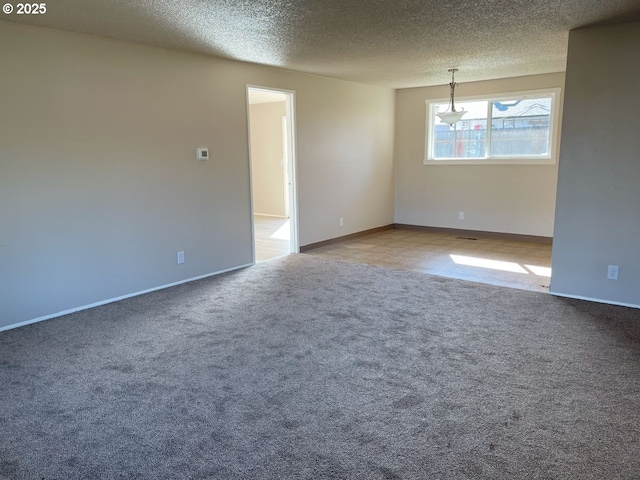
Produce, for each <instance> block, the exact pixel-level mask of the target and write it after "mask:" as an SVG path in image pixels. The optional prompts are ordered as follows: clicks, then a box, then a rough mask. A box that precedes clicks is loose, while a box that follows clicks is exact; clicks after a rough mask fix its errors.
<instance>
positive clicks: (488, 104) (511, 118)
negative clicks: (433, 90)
mask: <svg viewBox="0 0 640 480" xmlns="http://www.w3.org/2000/svg"><path fill="white" fill-rule="evenodd" d="M559 96H560V89H559V88H555V89H550V90H540V91H535V92H515V93H509V94H504V95H493V96H482V97H466V98H461V99H456V110H458V109H459V108H464V110H465V111H466V112H467V113H465V114H464V116H463V117H462V119H461V120H460V121H459V122H458V123H456V124H454V125H453V126H450V125H448V124H446V123H443V122H442V121H441V120H440V118H439V117H438V116H436V113H437V112H443V111H445V110H446V109H447V107H448V101H447V100H437V101H429V100H427V102H426V103H427V135H426V138H427V142H426V155H425V164H431V165H433V164H492V163H493V164H504V163H521V164H522V163H524V164H551V163H555V159H556V156H557V131H558V125H559V124H558V108H559V107H558V104H559Z"/></svg>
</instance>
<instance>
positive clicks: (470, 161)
mask: <svg viewBox="0 0 640 480" xmlns="http://www.w3.org/2000/svg"><path fill="white" fill-rule="evenodd" d="M423 164H424V165H555V164H556V159H555V158H506V157H505V158H452V159H442V160H430V159H425V160H424V162H423Z"/></svg>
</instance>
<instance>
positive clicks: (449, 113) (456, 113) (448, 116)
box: [436, 68, 467, 126]
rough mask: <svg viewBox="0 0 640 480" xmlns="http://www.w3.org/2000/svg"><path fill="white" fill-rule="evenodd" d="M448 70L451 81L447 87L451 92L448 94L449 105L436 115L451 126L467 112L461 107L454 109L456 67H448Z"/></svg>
mask: <svg viewBox="0 0 640 480" xmlns="http://www.w3.org/2000/svg"><path fill="white" fill-rule="evenodd" d="M447 71H448V72H451V83H449V88H450V89H451V93H450V95H449V105H448V108H447V110H446V111H444V112H442V113H441V112H436V115H438V117H440V121H441V122H443V123H447V124H449V125H451V126H453V125H454V124H455V123H457V122H458V121H460V119H461V118H462V116H463V115H464V114H465V113H467V112H466V111H465V109H464V108H461V109H459V110H456V103H455V96H456V87H457V86H458V84H457V83H456V78H455V75H456V72H457V71H458V69H457V68H450V69H449V70H447Z"/></svg>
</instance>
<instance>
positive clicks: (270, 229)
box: [247, 86, 299, 262]
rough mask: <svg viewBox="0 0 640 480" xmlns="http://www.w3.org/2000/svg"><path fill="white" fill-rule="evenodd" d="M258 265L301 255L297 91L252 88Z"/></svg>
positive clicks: (253, 201)
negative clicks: (296, 127)
mask: <svg viewBox="0 0 640 480" xmlns="http://www.w3.org/2000/svg"><path fill="white" fill-rule="evenodd" d="M247 108H248V118H249V156H250V165H251V169H250V170H251V214H252V227H253V254H254V256H253V258H254V262H262V261H264V260H269V259H271V258H276V257H280V256H283V255H288V254H290V253H297V252H298V251H299V246H298V226H297V223H298V222H297V208H296V182H295V180H296V172H295V148H294V146H295V131H294V125H295V123H294V92H290V91H287V90H274V89H271V88H265V87H259V86H248V87H247Z"/></svg>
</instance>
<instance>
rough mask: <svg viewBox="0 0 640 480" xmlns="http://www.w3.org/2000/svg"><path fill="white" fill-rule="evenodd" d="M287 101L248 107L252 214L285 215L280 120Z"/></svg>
mask: <svg viewBox="0 0 640 480" xmlns="http://www.w3.org/2000/svg"><path fill="white" fill-rule="evenodd" d="M286 111H287V104H286V102H271V103H257V104H254V105H251V106H250V112H251V114H250V117H251V118H250V120H251V121H250V125H251V175H252V176H253V211H254V213H255V214H263V215H274V216H277V217H284V216H285V213H286V212H285V201H284V199H285V196H284V193H285V190H284V174H285V169H286V164H285V163H284V162H283V160H284V144H283V137H282V117H283V116H284V115H285V114H286Z"/></svg>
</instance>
